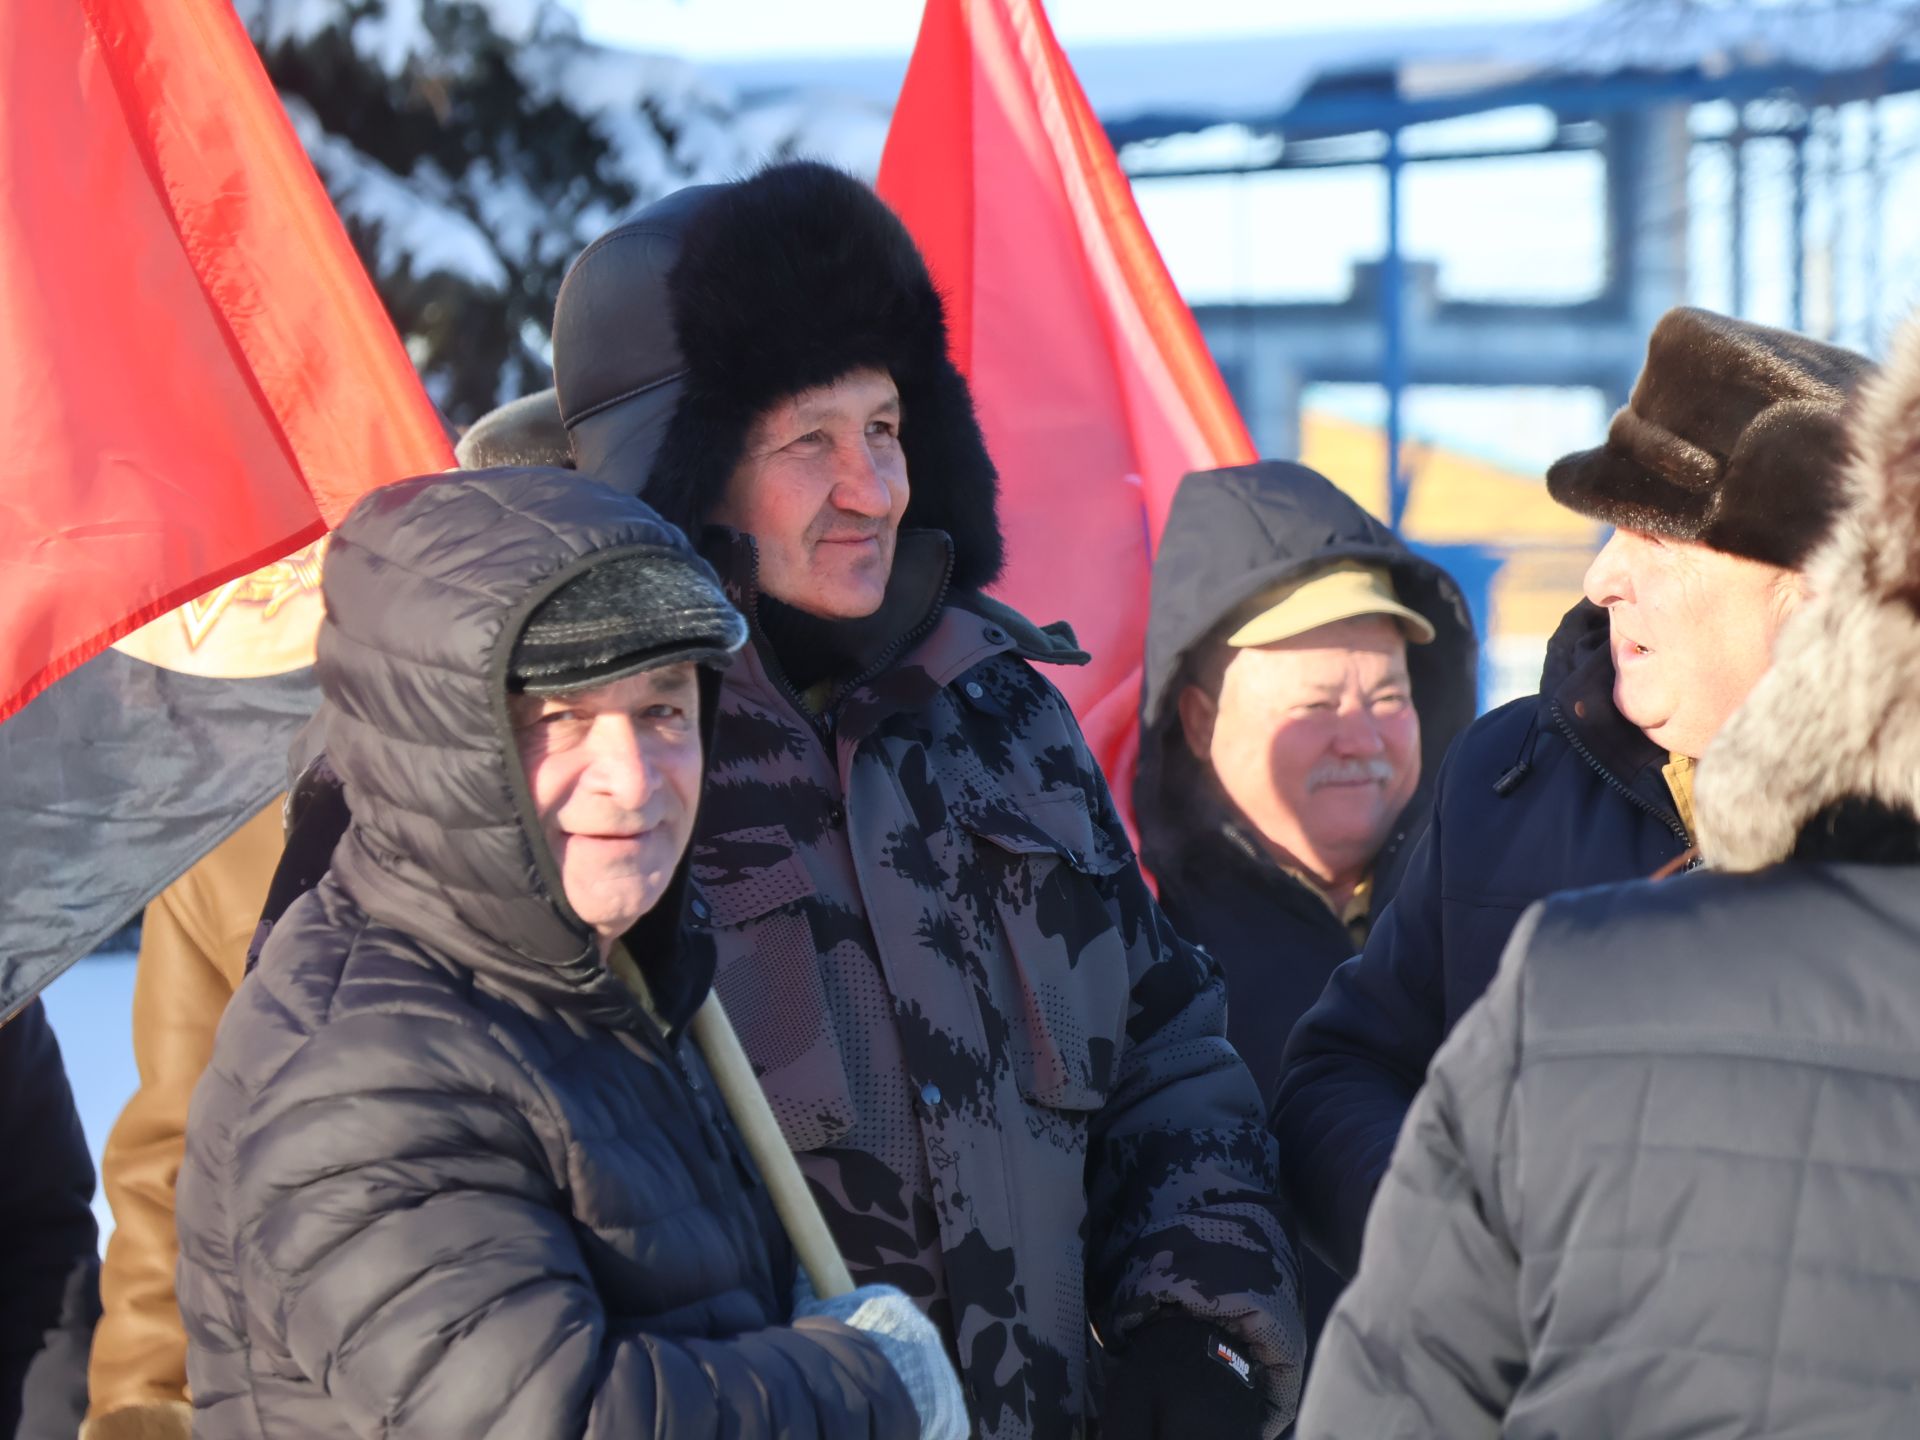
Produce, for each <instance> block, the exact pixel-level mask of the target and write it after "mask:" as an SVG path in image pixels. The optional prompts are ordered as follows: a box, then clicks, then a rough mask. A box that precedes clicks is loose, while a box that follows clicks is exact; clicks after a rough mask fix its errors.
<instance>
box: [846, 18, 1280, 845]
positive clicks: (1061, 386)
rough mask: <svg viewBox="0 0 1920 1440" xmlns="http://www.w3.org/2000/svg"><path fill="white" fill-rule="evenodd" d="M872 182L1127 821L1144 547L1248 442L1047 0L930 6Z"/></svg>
mask: <svg viewBox="0 0 1920 1440" xmlns="http://www.w3.org/2000/svg"><path fill="white" fill-rule="evenodd" d="M878 188H879V191H880V194H881V195H882V196H884V197H885V198H886V200H887V201H888V203H890V204H891V205H892V206H893V208H894V209H895V210H896V211H898V212H899V214H900V216H901V218H902V219H904V220H905V221H906V223H907V227H908V228H909V229H910V230H911V231H912V232H913V235H914V238H915V239H916V240H918V242H919V244H920V247H921V249H922V250H923V251H924V252H925V253H926V256H927V261H928V264H929V265H930V266H931V267H932V269H933V274H934V278H935V280H936V281H937V282H938V283H939V285H940V287H941V289H942V290H943V292H944V293H945V295H946V298H947V308H948V318H949V321H950V323H951V325H952V330H953V347H954V359H955V361H956V363H958V365H959V366H960V368H961V369H962V370H963V371H965V372H966V374H967V376H968V379H969V380H970V381H971V382H972V386H973V393H974V399H975V401H976V403H977V405H978V407H979V412H980V420H981V423H982V425H983V427H984V428H985V430H986V435H987V444H988V447H989V449H990V450H991V451H992V452H993V458H994V461H995V463H996V464H997V466H998V467H999V470H1000V482H1001V520H1002V525H1003V527H1004V529H1005V531H1006V536H1007V546H1008V566H1007V573H1006V576H1005V578H1004V579H1003V580H1002V581H1001V583H1000V585H999V586H998V587H997V589H998V592H999V593H1000V595H1001V596H1002V598H1004V599H1005V600H1006V601H1007V602H1008V603H1009V604H1011V605H1013V606H1015V607H1016V608H1017V609H1019V610H1020V611H1021V612H1022V613H1024V614H1027V615H1030V616H1032V617H1033V618H1035V619H1037V620H1041V621H1047V620H1054V619H1063V618H1064V619H1066V620H1068V621H1070V622H1071V623H1072V625H1073V628H1074V631H1075V633H1076V634H1077V635H1078V636H1079V637H1080V642H1081V645H1082V647H1083V648H1084V649H1086V650H1087V651H1089V652H1090V653H1091V654H1092V655H1093V663H1092V664H1091V665H1089V666H1088V667H1086V669H1084V670H1080V671H1069V672H1059V673H1056V674H1055V675H1054V676H1053V678H1055V679H1056V680H1057V681H1058V683H1059V685H1060V688H1061V690H1062V691H1063V692H1064V693H1065V695H1066V697H1067V700H1068V702H1069V703H1070V704H1072V706H1073V708H1074V713H1075V714H1076V715H1077V716H1078V717H1079V719H1080V723H1081V726H1082V728H1083V729H1084V730H1085V731H1086V733H1087V738H1088V740H1089V742H1090V743H1091V744H1092V745H1093V747H1094V752H1095V754H1096V755H1097V756H1098V757H1099V759H1100V762H1101V764H1102V766H1103V767H1104V768H1105V770H1106V772H1107V777H1108V780H1109V782H1110V783H1111V785H1112V787H1113V791H1114V798H1115V800H1116V801H1117V802H1119V804H1120V807H1121V811H1122V813H1123V814H1125V815H1127V816H1128V817H1129V823H1131V814H1132V805H1131V795H1130V791H1131V786H1132V777H1133V768H1134V759H1135V755H1136V753H1137V749H1138V735H1137V725H1138V710H1139V698H1140V666H1141V657H1142V651H1143V648H1144V645H1145V641H1146V628H1147V610H1148V594H1149V577H1150V572H1151V566H1152V559H1153V547H1154V545H1156V544H1157V543H1158V541H1159V538H1160V530H1161V527H1162V526H1163V525H1164V524H1165V521H1166V515H1167V508H1168V506H1169V505H1170V504H1171V503H1172V500H1173V492H1174V490H1175V489H1176V488H1177V487H1178V486H1179V483H1180V479H1181V477H1182V476H1183V475H1185V474H1186V473H1187V472H1188V471H1191V470H1203V469H1209V468H1212V467H1214V466H1220V465H1234V464H1239V463H1242V462H1244V461H1248V460H1252V459H1253V458H1255V457H1254V449H1253V442H1252V441H1251V440H1250V439H1249V438H1248V436H1247V431H1246V426H1245V425H1244V424H1243V423H1242V421H1241V419H1240V415H1239V412H1238V411H1237V410H1236V409H1235V407H1234V404H1233V400H1232V397H1231V396H1230V395H1229V394H1228V393H1227V388H1226V386H1225V384H1224V383H1222V381H1221V379H1220V374H1219V371H1218V370H1217V369H1216V368H1215V366H1214V363H1213V359H1212V357H1211V356H1210V355H1209V354H1208V352H1207V348H1206V344H1205V342H1204V341H1203V340H1202V339H1201V338H1200V332H1199V329H1198V327H1197V326H1196V325H1195V324H1194V320H1193V315H1192V313H1191V312H1190V311H1189V310H1188V309H1187V306H1186V303H1185V302H1184V301H1183V300H1182V299H1181V298H1180V294H1179V292H1178V291H1177V290H1176V289H1175V288H1174V285H1173V281H1172V279H1171V278H1170V277H1169V276H1168V274H1167V270H1166V266H1165V265H1164V264H1163V263H1162V262H1161V259H1160V254H1159V251H1158V250H1156V249H1155V248H1154V244H1153V240H1152V237H1151V236H1150V235H1149V234H1148V233H1147V227H1146V224H1145V222H1144V221H1142V220H1141V218H1140V211H1139V209H1138V207H1137V206H1136V205H1135V204H1134V200H1133V192H1132V189H1131V187H1130V185H1129V183H1128V181H1127V177H1126V175H1125V174H1124V173H1123V172H1122V171H1121V169H1120V165H1119V162H1118V160H1117V159H1116V158H1115V157H1114V153H1113V148H1112V146H1111V145H1109V144H1108V142H1107V137H1106V134H1105V132H1104V131H1103V130H1102V129H1101V127H1100V122H1099V121H1098V120H1097V119H1096V118H1095V116H1094V114H1093V111H1092V108H1091V107H1090V106H1089V105H1088V104H1087V98H1086V95H1085V94H1084V93H1083V92H1082V90H1081V89H1080V84H1079V81H1077V80H1076V79H1075V78H1074V75H1073V70H1072V67H1071V66H1070V65H1069V64H1068V63H1067V58H1066V55H1065V54H1064V53H1063V52H1062V51H1061V49H1060V45H1059V43H1058V41H1056V40H1055V39H1054V35H1053V30H1052V28H1051V26H1049V25H1048V23H1047V17H1046V13H1045V11H1044V10H1043V8H1042V7H1041V5H1040V3H1039V0H927V7H926V12H925V15H924V17H923V18H922V20H921V25H920V37H919V40H918V42H917V43H916V45H915V47H914V52H913V59H912V61H911V63H910V64H909V65H908V67H907V78H906V82H905V84H904V85H903V87H902V89H901V92H900V100H899V103H898V105H897V106H896V107H895V109H894V114H893V125H892V128H891V130H890V131H889V132H888V136H887V145H886V151H885V153H884V155H883V157H882V159H881V162H880V177H879V186H878Z"/></svg>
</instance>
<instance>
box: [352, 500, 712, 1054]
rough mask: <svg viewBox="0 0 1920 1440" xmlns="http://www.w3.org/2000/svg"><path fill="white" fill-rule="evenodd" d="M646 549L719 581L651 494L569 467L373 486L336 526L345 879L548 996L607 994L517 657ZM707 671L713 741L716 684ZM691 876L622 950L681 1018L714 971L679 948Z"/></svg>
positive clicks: (464, 956)
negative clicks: (523, 634)
mask: <svg viewBox="0 0 1920 1440" xmlns="http://www.w3.org/2000/svg"><path fill="white" fill-rule="evenodd" d="M647 556H657V557H659V558H660V559H661V560H662V561H663V562H672V563H678V564H684V565H688V566H693V567H697V568H698V569H699V570H700V571H701V572H703V573H704V574H706V576H707V577H708V578H709V580H711V581H712V582H713V583H714V585H715V586H716V587H717V586H718V583H719V582H718V580H717V579H716V578H715V577H714V576H713V573H712V570H711V568H710V567H708V566H707V565H706V562H705V561H703V560H701V559H700V558H699V557H698V556H697V555H695V554H694V552H693V550H692V548H691V547H690V546H689V545H688V544H687V542H686V540H685V538H684V537H683V536H682V535H681V534H680V533H679V532H678V531H677V530H675V529H673V528H672V527H671V526H669V525H667V524H666V523H665V522H663V521H662V520H661V519H660V518H659V516H658V515H656V514H654V512H653V511H651V510H649V509H648V508H647V507H646V506H645V505H643V504H642V503H640V502H639V501H637V500H635V499H633V498H631V497H629V496H625V495H621V494H618V493H617V492H615V491H613V490H610V489H608V488H606V487H605V486H601V485H597V484H592V483H590V482H586V481H583V480H581V479H580V478H579V477H578V476H576V475H573V474H570V473H568V472H565V471H558V470H547V469H533V468H519V469H497V470H482V471H471V472H463V473H457V474H451V473H450V474H447V475H433V476H425V477H422V478H420V479H416V480H408V481H404V482H402V483H400V484H396V485H390V486H387V487H385V488H383V489H380V490H376V491H374V492H372V493H371V494H370V495H368V496H367V497H366V498H365V499H363V500H362V501H361V502H360V503H359V504H358V505H357V506H355V507H354V510H353V512H352V513H351V514H350V515H348V517H347V518H346V520H345V521H343V522H342V523H341V525H340V528H339V529H338V530H336V531H335V532H334V536H333V540H332V543H331V545H330V547H329V552H328V556H327V564H326V569H325V572H324V574H323V577H322V582H321V585H322V591H323V594H324V597H325V601H326V618H325V620H324V621H323V623H322V625H321V629H320V637H319V647H318V657H317V660H316V670H315V673H316V676H317V678H318V680H319V684H320V689H321V693H322V695H323V697H324V699H323V703H322V708H321V727H322V730H323V734H324V740H325V745H326V752H327V758H328V763H329V764H330V766H331V767H332V769H333V771H334V772H335V773H336V774H337V775H338V776H339V778H340V781H341V784H342V785H343V787H344V789H345V792H346V798H347V803H348V806H349V807H350V809H351V811H352V820H351V822H350V824H349V826H348V829H347V833H346V836H345V837H344V839H343V840H342V842H341V844H340V847H339V849H338V851H337V852H336V854H335V858H334V873H335V875H336V877H337V878H338V879H339V880H340V883H341V884H342V885H343V886H344V887H345V888H346V889H347V891H348V893H349V894H350V895H351V896H352V897H353V899H354V901H355V902H356V903H357V904H359V905H360V906H361V908H362V909H364V910H365V911H366V912H367V913H368V914H370V915H371V916H373V917H374V918H375V919H376V920H378V921H380V922H381V923H383V924H386V925H390V926H392V927H394V928H395V929H398V930H401V931H404V932H406V933H408V934H411V935H414V936H416V937H417V938H418V939H420V940H421V941H422V942H423V943H424V944H426V945H428V946H429V947H430V948H432V949H434V950H435V951H438V952H440V953H443V954H447V955H450V956H452V957H453V958H454V959H456V960H458V961H459V962H461V963H462V964H465V965H467V966H468V967H469V968H471V969H472V970H474V971H475V972H476V973H478V974H480V975H482V976H484V977H485V978H487V979H489V980H491V981H493V982H495V983H497V984H500V985H503V986H506V987H508V988H511V989H514V990H517V991H519V992H522V993H533V994H536V995H539V996H541V997H542V998H543V999H545V1000H546V1001H548V1003H553V1002H555V1001H558V1000H561V999H563V998H565V997H568V996H571V997H573V998H574V999H575V1000H578V999H579V997H580V996H581V994H582V992H583V991H584V990H586V989H595V990H597V991H599V992H600V993H601V994H603V995H604V994H605V993H606V987H604V986H600V985H597V984H596V983H595V982H597V981H598V979H599V977H601V976H603V975H604V973H605V971H604V967H603V966H602V964H601V961H600V956H599V952H598V948H597V946H596V945H595V944H594V943H593V935H592V932H591V931H590V929H589V928H588V926H587V925H586V924H585V922H583V921H582V920H581V919H580V918H579V917H578V916H577V915H575V914H574V912H573V910H572V908H571V907H570V906H569V905H568V904H567V901H566V897H565V894H564V892H563V890H562V887H561V883H560V878H559V872H558V868H557V865H556V862H555V860H554V857H553V855H552V853H551V851H550V849H549V847H548V845H547V844H546V841H545V839H544V838H543V836H542V833H541V827H540V824H539V820H538V817H537V815H536V813H535V811H534V807H533V802H532V798H531V796H530V794H529V791H528V787H527V781H526V777H525V774H524V772H523V770H522V768H521V765H520V761H519V756H518V751H517V748H516V747H515V745H514V741H513V734H512V726H511V721H510V718H509V714H508V693H507V668H508V661H509V656H510V653H511V651H512V649H513V643H514V641H515V639H516V638H518V636H519V634H520V631H521V629H522V628H523V627H524V626H525V624H526V621H527V618H528V616H529V615H530V614H531V613H532V612H533V611H534V610H535V609H536V608H537V607H538V606H539V605H540V603H541V602H542V601H544V600H545V599H547V598H548V597H549V596H550V595H552V594H553V593H554V592H555V591H556V590H558V589H559V588H560V587H561V586H562V585H564V584H566V583H567V582H568V581H571V580H573V579H574V578H576V577H577V576H579V575H582V574H584V573H586V572H587V571H589V570H591V569H593V568H594V567H595V566H598V565H601V564H605V563H607V562H609V561H612V560H616V559H622V558H630V557H647ZM701 674H702V678H703V680H704V681H705V682H706V683H704V684H703V685H702V693H701V705H702V713H701V718H702V723H703V727H704V729H705V730H706V732H707V733H709V734H710V730H711V724H712V717H713V714H714V711H715V709H716V699H717V693H718V685H717V679H716V677H715V675H714V672H712V671H711V670H706V669H703V670H702V672H701ZM705 738H706V737H705V735H703V743H704V740H705ZM689 848H691V847H689ZM688 863H689V862H688V860H687V859H686V857H684V856H683V857H682V859H681V863H680V867H679V869H678V870H677V871H676V873H675V875H674V879H673V881H672V883H671V885H670V886H669V888H668V890H667V892H666V893H665V894H664V895H663V896H662V897H661V898H660V900H659V901H658V903H656V904H655V906H654V907H653V909H652V910H651V911H649V912H648V914H647V915H645V916H643V917H642V918H641V920H640V921H639V923H638V924H637V925H636V926H635V927H634V929H633V930H632V931H631V932H629V935H628V937H627V943H628V948H629V950H630V951H631V952H632V954H633V957H634V959H635V961H636V962H637V963H638V964H639V965H640V967H641V969H642V971H643V972H644V973H645V974H646V975H647V978H648V981H649V983H650V984H651V985H652V986H653V988H654V992H655V999H656V1000H657V1001H658V1002H659V1007H660V1009H661V1012H662V1015H663V1018H666V1019H667V1020H668V1021H669V1023H670V1024H672V1023H677V1022H678V1020H679V1019H682V1018H685V1017H686V1016H688V1015H691V1013H692V1011H693V1009H695V1008H697V1006H698V1004H699V1002H700V999H701V998H703V997H704V995H705V993H706V990H707V988H708V985H709V982H710V980H711V977H712V961H711V955H710V952H709V953H706V954H704V955H697V954H695V952H694V951H693V950H692V949H691V948H689V947H688V946H687V945H686V944H685V942H684V940H683V938H682V935H681V926H680V919H681V911H682V907H683V905H684V902H685V899H686V889H687V875H688ZM702 948H704V947H702Z"/></svg>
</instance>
